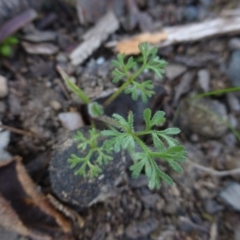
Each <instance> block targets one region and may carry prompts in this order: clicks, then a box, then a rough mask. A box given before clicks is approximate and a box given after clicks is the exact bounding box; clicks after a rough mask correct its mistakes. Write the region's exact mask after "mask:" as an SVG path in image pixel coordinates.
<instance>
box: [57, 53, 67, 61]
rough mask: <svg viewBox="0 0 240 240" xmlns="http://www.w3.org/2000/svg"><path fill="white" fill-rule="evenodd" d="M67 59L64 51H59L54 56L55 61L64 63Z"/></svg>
mask: <svg viewBox="0 0 240 240" xmlns="http://www.w3.org/2000/svg"><path fill="white" fill-rule="evenodd" d="M67 60H68V58H67V56H66V55H65V54H64V53H59V54H58V55H57V56H56V61H57V62H62V63H66V62H67Z"/></svg>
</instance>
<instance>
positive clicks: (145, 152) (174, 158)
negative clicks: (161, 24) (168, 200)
mask: <svg viewBox="0 0 240 240" xmlns="http://www.w3.org/2000/svg"><path fill="white" fill-rule="evenodd" d="M139 50H140V57H138V58H133V57H130V58H128V59H126V57H125V55H124V54H119V55H117V59H116V60H114V61H112V64H113V66H114V70H113V72H112V76H113V82H114V83H118V82H119V81H121V83H122V84H121V86H120V87H119V89H118V90H117V91H116V92H115V93H113V94H112V95H111V96H110V97H109V98H108V99H107V100H106V101H105V103H104V104H103V105H100V104H99V103H97V102H91V100H90V99H89V98H88V96H87V95H86V94H85V93H84V91H83V90H81V89H80V88H79V87H78V86H76V85H75V84H74V83H72V82H71V81H70V79H69V77H68V76H67V75H66V74H65V73H64V72H63V70H62V69H60V68H59V72H60V74H61V75H62V77H63V79H64V80H65V83H66V85H67V86H68V88H70V89H71V90H72V91H73V92H74V93H75V94H76V95H77V96H78V97H79V98H80V99H81V101H82V102H83V103H85V104H86V105H87V106H88V113H89V115H90V117H91V118H97V119H99V120H101V121H102V122H104V123H106V129H105V130H103V131H99V130H97V129H96V128H95V127H94V125H93V126H92V127H91V130H89V136H88V137H86V136H84V135H83V134H82V132H81V131H77V133H76V134H75V136H74V140H75V141H76V142H77V143H78V148H79V149H80V150H81V151H85V152H86V155H85V156H84V157H79V156H77V155H75V154H72V155H71V156H70V157H69V159H68V162H69V163H70V167H71V168H74V169H75V172H74V173H75V174H76V175H81V176H83V177H96V176H98V175H99V174H100V173H101V171H102V168H103V167H104V165H106V164H108V163H109V161H111V160H112V159H113V154H114V152H119V151H121V150H125V151H128V152H129V154H130V156H131V158H132V161H133V163H132V165H131V167H130V171H131V172H132V176H133V177H134V178H137V177H138V176H139V175H140V173H142V172H143V173H145V174H146V176H147V178H148V180H149V188H150V189H158V188H160V186H161V182H162V181H164V182H166V183H168V184H173V180H172V178H171V177H170V176H169V175H168V174H166V173H164V172H163V171H162V170H161V168H160V166H159V161H165V162H167V163H168V164H169V166H170V167H171V168H172V169H173V170H175V171H177V172H182V168H181V166H180V163H181V162H182V161H184V160H185V158H186V151H185V149H184V147H183V146H182V145H180V143H179V142H178V141H177V139H176V138H175V137H174V136H175V135H177V134H179V133H180V129H178V128H167V129H165V130H158V128H157V127H158V126H161V125H162V124H163V123H164V122H165V120H166V119H165V113H164V112H163V111H157V112H155V113H152V111H151V109H149V108H147V109H145V110H144V111H143V119H144V122H145V129H144V130H142V131H136V130H135V128H134V112H131V111H129V113H128V116H127V118H126V119H125V118H124V117H123V116H121V115H119V114H117V113H115V114H113V115H112V117H108V116H105V115H104V107H106V106H107V105H108V104H109V103H111V102H112V101H113V100H114V99H115V98H116V97H118V96H119V94H121V93H123V92H124V93H125V94H130V95H131V97H132V99H133V100H138V98H140V99H141V100H142V101H143V102H147V101H148V100H149V98H150V97H152V96H153V95H154V94H155V92H154V86H153V82H152V80H146V81H142V82H140V81H139V80H138V79H139V76H140V75H141V74H142V73H143V72H144V71H146V70H148V71H152V72H154V73H155V74H156V75H157V77H158V78H159V79H161V78H162V74H163V73H164V67H165V66H166V64H167V63H166V62H165V61H164V60H161V59H160V58H159V57H158V55H157V48H156V47H150V46H149V45H148V44H147V43H143V44H140V45H139ZM102 136H104V137H106V140H105V141H104V142H103V144H101V145H100V146H99V144H98V143H99V139H100V137H102ZM143 136H149V137H150V138H151V139H152V142H153V146H148V145H147V144H146V143H145V142H144V141H143V140H142V139H143V138H142V137H143ZM86 150H87V151H86ZM93 154H94V156H95V157H94V160H92V159H93V158H92V156H93Z"/></svg>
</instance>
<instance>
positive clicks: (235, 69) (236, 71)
mask: <svg viewBox="0 0 240 240" xmlns="http://www.w3.org/2000/svg"><path fill="white" fill-rule="evenodd" d="M239 66H240V50H238V51H234V52H233V53H232V55H231V58H230V61H229V65H228V69H227V75H228V78H229V80H230V81H231V83H232V85H233V86H234V87H239V86H240V67H239Z"/></svg>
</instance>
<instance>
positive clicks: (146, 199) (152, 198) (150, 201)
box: [141, 193, 160, 208]
mask: <svg viewBox="0 0 240 240" xmlns="http://www.w3.org/2000/svg"><path fill="white" fill-rule="evenodd" d="M159 199H160V196H159V195H158V194H156V193H155V194H148V195H143V196H141V200H142V201H143V203H144V206H145V208H150V207H154V205H155V204H156V203H157V202H158V201H159Z"/></svg>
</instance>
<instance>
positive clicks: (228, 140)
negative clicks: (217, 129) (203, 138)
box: [223, 133, 238, 147]
mask: <svg viewBox="0 0 240 240" xmlns="http://www.w3.org/2000/svg"><path fill="white" fill-rule="evenodd" d="M223 142H224V143H225V144H226V146H228V147H233V146H236V144H237V142H238V140H237V138H236V136H235V135H234V134H233V133H228V134H226V135H225V136H224V137H223Z"/></svg>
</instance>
